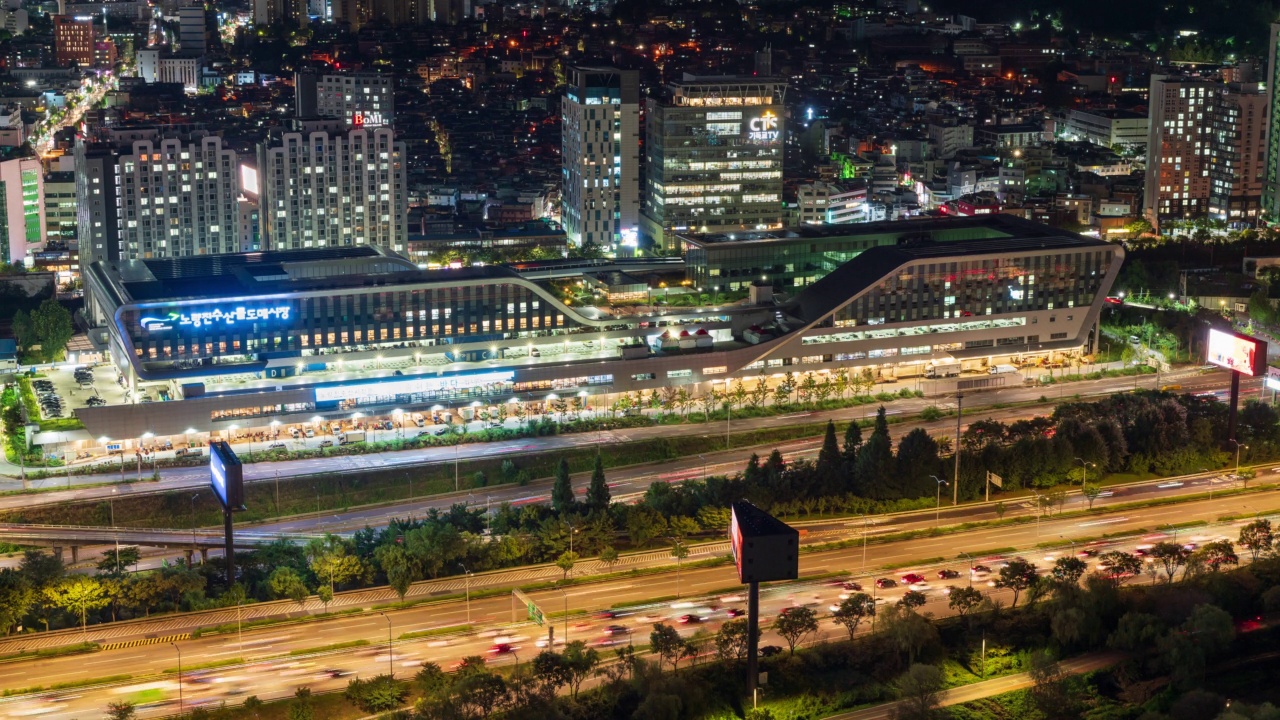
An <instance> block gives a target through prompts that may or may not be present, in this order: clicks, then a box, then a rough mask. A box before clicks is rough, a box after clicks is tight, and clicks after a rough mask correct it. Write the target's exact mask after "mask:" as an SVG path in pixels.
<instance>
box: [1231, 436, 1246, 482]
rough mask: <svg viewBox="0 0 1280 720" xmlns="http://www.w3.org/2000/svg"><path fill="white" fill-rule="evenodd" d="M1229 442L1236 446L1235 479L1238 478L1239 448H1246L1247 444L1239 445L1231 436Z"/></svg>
mask: <svg viewBox="0 0 1280 720" xmlns="http://www.w3.org/2000/svg"><path fill="white" fill-rule="evenodd" d="M1231 443H1232V444H1233V445H1235V446H1236V479H1237V480H1239V479H1240V448H1247V447H1249V446H1248V445H1241V444H1240V443H1239V442H1237V441H1236V439H1235V438H1231Z"/></svg>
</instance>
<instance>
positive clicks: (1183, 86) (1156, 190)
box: [1143, 75, 1217, 226]
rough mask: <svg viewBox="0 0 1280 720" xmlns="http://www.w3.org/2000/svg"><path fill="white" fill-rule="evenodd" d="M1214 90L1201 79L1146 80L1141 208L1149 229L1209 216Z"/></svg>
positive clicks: (1168, 77) (1161, 77) (1169, 77)
mask: <svg viewBox="0 0 1280 720" xmlns="http://www.w3.org/2000/svg"><path fill="white" fill-rule="evenodd" d="M1216 91H1217V87H1216V84H1215V83H1214V82H1212V81H1210V80H1208V79H1205V78H1200V77H1193V76H1192V77H1184V76H1180V75H1152V76H1151V92H1150V94H1149V95H1148V105H1149V109H1148V112H1149V114H1150V118H1151V122H1150V128H1149V130H1148V133H1147V177H1146V185H1145V187H1144V196H1143V207H1144V210H1145V212H1146V214H1147V218H1148V220H1150V221H1151V224H1152V225H1157V226H1158V225H1159V224H1160V221H1161V219H1162V218H1163V219H1171V218H1190V217H1201V216H1203V215H1205V214H1206V213H1208V212H1209V162H1208V161H1209V127H1210V124H1211V115H1212V107H1213V105H1214V103H1215V101H1216V95H1217V92H1216Z"/></svg>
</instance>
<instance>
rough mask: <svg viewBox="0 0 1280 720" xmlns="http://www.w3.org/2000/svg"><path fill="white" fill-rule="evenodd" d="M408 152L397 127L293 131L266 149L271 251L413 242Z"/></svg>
mask: <svg viewBox="0 0 1280 720" xmlns="http://www.w3.org/2000/svg"><path fill="white" fill-rule="evenodd" d="M404 157H405V148H404V143H400V142H396V140H395V134H394V133H393V132H392V130H391V128H377V129H375V130H365V129H359V130H351V131H350V132H348V133H346V134H340V133H332V134H331V133H328V132H321V131H318V132H309V133H305V134H304V133H301V132H286V133H283V134H282V135H278V136H276V137H273V138H271V139H270V140H268V141H267V142H266V143H264V144H261V145H259V146H258V175H259V177H260V178H261V179H260V182H259V184H260V186H261V190H262V202H261V206H260V207H261V231H262V239H263V248H264V249H269V250H285V249H296V248H317V247H336V246H344V245H380V246H383V247H386V248H390V249H392V250H395V251H397V252H404V251H405V249H406V245H407V244H408V236H409V233H408V225H407V221H406V218H407V215H406V213H407V208H406V200H405V170H404Z"/></svg>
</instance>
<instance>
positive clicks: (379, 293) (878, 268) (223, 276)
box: [76, 215, 1124, 438]
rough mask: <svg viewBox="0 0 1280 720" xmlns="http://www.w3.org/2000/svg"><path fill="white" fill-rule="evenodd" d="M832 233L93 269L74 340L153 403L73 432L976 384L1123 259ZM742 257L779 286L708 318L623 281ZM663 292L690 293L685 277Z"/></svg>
mask: <svg viewBox="0 0 1280 720" xmlns="http://www.w3.org/2000/svg"><path fill="white" fill-rule="evenodd" d="M832 230H834V229H832ZM841 230H842V231H843V234H841V235H838V236H837V235H836V234H835V233H834V232H831V233H827V234H825V235H824V234H821V233H816V234H815V233H809V234H806V233H805V232H804V231H797V232H796V233H791V235H792V236H791V237H788V233H785V232H784V233H774V234H773V235H771V236H765V235H761V236H759V237H754V238H749V239H748V240H746V241H744V242H742V243H737V244H733V243H723V245H725V246H726V247H728V248H730V249H731V250H733V251H734V252H735V253H737V252H740V253H745V254H749V256H733V257H730V256H717V257H713V258H711V259H710V260H708V259H706V258H701V259H700V258H696V257H694V252H693V249H694V245H693V244H692V243H691V244H690V248H691V250H690V260H689V264H688V268H683V267H682V266H681V265H680V264H679V261H678V260H675V261H673V260H672V259H666V258H662V259H657V260H653V261H646V260H644V259H626V260H618V261H612V260H595V261H567V260H566V261H548V262H543V263H526V264H522V265H520V266H519V269H516V268H514V267H506V266H488V267H469V268H462V269H452V270H450V269H445V270H422V269H420V268H419V267H418V266H417V265H416V264H414V263H412V262H410V261H408V260H405V259H404V258H402V257H400V256H399V255H396V254H394V253H392V252H390V251H386V250H383V249H380V248H378V247H374V246H352V247H340V248H315V249H305V250H285V251H270V252H260V253H241V254H230V255H214V256H203V257H179V258H160V259H145V260H130V261H118V262H97V263H94V264H92V265H90V266H89V267H88V269H87V272H86V292H87V294H88V296H89V303H88V307H89V308H90V314H91V318H90V319H91V322H92V323H93V324H95V325H96V326H97V327H96V329H95V330H94V331H93V332H92V333H91V335H92V336H93V337H95V338H96V340H97V342H99V343H100V344H101V345H104V346H105V347H106V348H107V349H108V350H109V354H110V361H111V363H112V364H113V365H114V366H115V367H116V368H117V369H118V372H119V374H120V378H121V381H122V383H124V384H125V385H126V386H127V387H129V388H130V389H131V390H132V391H134V394H133V397H135V398H138V397H142V396H145V397H146V398H148V399H151V398H161V399H164V398H167V399H168V401H167V402H145V403H144V402H138V401H137V400H135V401H134V402H137V403H138V404H115V405H106V406H103V407H86V408H80V409H78V410H76V415H77V417H79V418H80V419H81V420H82V421H83V422H84V424H85V426H86V430H85V431H84V432H85V437H86V438H99V437H101V436H109V437H112V438H136V437H140V436H143V435H144V434H150V435H151V436H169V435H174V434H178V435H181V434H184V433H199V434H206V433H208V434H210V436H211V437H218V436H220V434H222V433H225V432H227V431H228V430H229V429H232V428H236V427H238V428H241V429H242V431H243V430H244V429H249V428H254V427H265V426H268V425H270V424H272V423H273V421H274V422H275V423H276V424H286V425H289V424H300V423H308V422H313V421H316V420H317V419H323V420H332V419H338V418H344V419H345V418H350V417H352V416H353V414H355V413H359V414H361V415H363V416H365V417H370V418H372V417H378V416H389V415H390V414H392V413H393V412H429V410H430V409H431V408H441V407H443V408H452V409H454V411H455V412H458V413H459V415H465V413H464V412H462V409H464V408H467V407H470V406H472V405H484V406H490V405H498V404H508V403H512V404H524V405H528V406H530V407H537V406H541V407H545V405H546V403H547V402H548V401H550V400H554V399H556V398H557V397H559V398H565V397H579V398H583V401H584V402H585V403H586V404H588V405H589V406H592V407H607V406H609V405H611V404H612V403H613V402H614V401H616V399H617V398H618V397H620V396H621V394H623V393H632V392H634V391H645V392H649V391H652V390H655V389H662V388H667V387H672V386H689V389H690V390H691V392H692V394H693V395H694V396H695V397H696V396H698V395H700V394H703V393H705V392H706V391H707V390H708V389H710V388H713V387H715V386H716V385H717V384H719V385H720V387H721V388H722V389H723V388H724V387H725V385H724V384H725V383H726V382H732V381H734V380H735V379H747V380H748V381H749V382H751V383H753V384H754V383H755V382H756V381H757V379H760V378H763V379H765V381H766V382H768V381H770V380H771V379H772V378H775V377H778V378H781V377H782V376H783V374H785V373H797V374H800V373H806V372H816V373H831V372H833V371H835V370H837V369H841V368H845V369H849V370H852V371H858V372H861V371H862V370H863V369H870V370H871V371H873V373H874V374H875V375H877V376H878V377H879V378H881V379H886V380H892V379H899V380H900V379H904V378H913V379H914V378H924V377H929V376H930V372H929V368H930V367H931V366H934V365H937V364H938V363H946V364H947V365H948V366H949V367H954V366H955V365H956V363H957V361H958V362H959V363H960V365H962V366H963V369H964V370H965V371H966V372H968V373H970V374H977V375H978V377H983V378H985V377H986V376H987V371H988V369H990V368H994V367H995V366H996V365H997V364H999V363H1004V362H1016V361H1017V360H1016V359H1017V358H1024V359H1025V358H1028V357H1045V356H1046V355H1052V354H1055V353H1056V354H1057V355H1058V357H1061V356H1062V355H1063V354H1067V355H1077V354H1081V353H1085V352H1089V351H1090V350H1091V348H1092V343H1093V332H1094V327H1095V324H1096V322H1097V319H1098V314H1099V312H1100V311H1101V308H1102V306H1103V303H1104V301H1105V296H1106V294H1107V292H1108V290H1109V289H1110V288H1111V286H1112V283H1113V282H1114V281H1115V278H1116V275H1117V273H1118V272H1119V269H1120V265H1121V261H1122V259H1123V255H1124V250H1123V248H1122V247H1121V246H1119V245H1112V244H1109V243H1105V242H1101V241H1098V240H1095V239H1091V238H1087V237H1082V236H1079V235H1075V234H1072V233H1068V232H1064V231H1060V230H1056V229H1053V228H1049V227H1047V226H1043V225H1039V224H1036V223H1032V222H1029V221H1025V220H1021V219H1018V218H1014V217H1011V216H1005V215H999V216H981V217H973V218H947V219H941V220H919V221H904V222H894V223H868V224H863V225H857V226H846V227H844V228H841ZM699 242H703V246H704V248H705V247H707V246H710V247H715V246H716V243H714V242H711V243H707V242H705V241H699ZM858 242H861V243H862V244H861V245H856V243H858ZM824 247H831V248H833V251H832V252H830V253H824V252H822V248H824ZM770 253H773V257H770V256H769V254H770ZM744 258H745V259H744ZM645 263H649V264H645ZM752 263H759V264H760V266H761V267H768V268H771V270H770V271H769V272H779V278H781V277H782V275H786V274H787V273H788V270H787V268H788V267H791V266H793V265H795V267H792V269H791V271H790V279H789V280H787V281H786V282H780V283H779V284H778V286H776V287H775V286H774V285H773V283H772V282H771V281H772V280H773V279H774V278H765V277H762V278H760V282H755V278H750V281H748V278H747V276H743V277H741V278H739V279H737V280H734V281H735V282H740V283H745V284H746V286H745V287H743V288H740V289H739V292H738V293H737V294H736V295H734V294H731V293H730V292H729V290H730V288H729V287H728V286H727V285H726V286H725V287H723V288H721V291H722V292H724V293H725V295H724V301H723V302H721V301H720V299H719V298H714V297H713V298H712V302H711V303H706V302H703V303H702V304H701V305H700V306H693V307H676V306H675V305H676V303H671V304H666V305H664V304H662V303H661V302H660V300H661V294H660V291H659V290H658V288H657V287H656V286H654V285H652V284H651V285H649V287H648V291H647V292H646V291H645V290H644V289H643V288H638V286H637V285H636V283H635V279H636V278H642V277H648V276H649V275H647V274H651V273H653V272H665V273H667V274H668V276H669V274H670V272H671V270H672V269H673V268H674V269H675V271H676V272H677V273H679V272H681V271H682V270H684V271H687V272H688V273H690V276H693V275H695V274H697V273H702V274H700V275H697V278H698V279H697V281H696V282H697V283H698V284H703V283H706V282H707V280H708V278H710V277H712V276H710V275H708V274H707V273H709V272H711V271H715V272H717V273H723V274H722V275H719V277H721V278H723V279H725V281H726V282H728V278H730V277H732V275H731V272H732V271H733V269H734V268H752V269H751V272H752V273H754V272H756V269H755V268H756V266H755V265H754V264H752ZM801 265H802V266H803V269H802V270H800V269H796V268H798V267H800V266H801ZM778 268H781V270H780V271H778V270H777V269H778ZM584 274H585V275H586V276H587V277H586V279H587V280H590V282H583V287H585V288H591V287H597V288H600V289H598V290H597V292H598V293H600V295H598V297H601V298H604V297H608V292H610V291H609V290H608V288H611V287H615V286H616V288H617V289H618V292H619V293H621V294H620V295H619V296H618V298H625V300H626V302H622V301H621V300H618V302H617V305H616V306H615V305H611V304H609V303H608V302H606V301H604V300H603V299H602V300H601V301H599V302H597V303H596V304H594V305H592V304H589V303H583V302H582V301H581V300H580V299H579V300H570V301H566V300H564V299H563V298H564V297H565V296H564V294H563V285H560V286H557V284H556V283H557V282H560V283H570V282H571V283H575V284H576V282H577V281H578V280H579V279H582V278H583V276H584ZM618 278H621V279H622V280H625V281H626V282H625V283H623V282H622V280H619V279H618ZM797 278H803V281H798V280H797ZM611 283H613V284H611ZM675 285H676V286H677V287H678V288H679V289H680V291H683V292H688V291H693V290H702V291H704V292H706V293H708V294H710V293H711V288H710V287H706V286H705V285H704V286H703V287H701V288H699V287H695V286H694V281H693V280H692V277H691V278H690V279H687V280H685V281H684V282H683V283H681V282H680V281H679V279H678V276H677V281H676V283H675ZM744 291H745V297H743V294H744ZM584 292H589V291H584ZM665 292H666V290H664V291H662V294H665ZM615 299H617V298H615ZM655 302H656V303H657V304H654V303H655ZM957 372H958V371H957ZM954 387H955V386H954V384H953V385H951V386H950V389H954ZM926 389H928V387H926ZM934 389H936V390H938V391H945V390H947V389H948V388H944V387H940V386H936V387H934Z"/></svg>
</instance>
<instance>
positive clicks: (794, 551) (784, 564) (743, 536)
mask: <svg viewBox="0 0 1280 720" xmlns="http://www.w3.org/2000/svg"><path fill="white" fill-rule="evenodd" d="M729 545H730V546H731V547H732V549H733V563H734V565H735V566H736V567H737V569H738V580H739V581H740V582H744V583H752V582H772V581H774V580H795V579H796V578H797V577H798V576H799V575H800V533H799V531H797V530H796V529H795V528H793V527H791V526H790V525H787V524H786V523H784V522H782V521H781V520H779V519H777V518H775V517H774V516H772V515H770V514H769V513H767V512H765V511H763V510H761V509H760V508H758V507H756V506H755V505H752V504H751V503H749V502H745V501H744V502H736V503H734V504H733V507H732V509H731V512H730V515H729Z"/></svg>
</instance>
